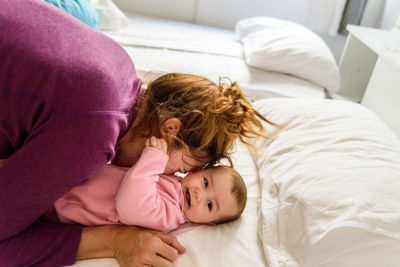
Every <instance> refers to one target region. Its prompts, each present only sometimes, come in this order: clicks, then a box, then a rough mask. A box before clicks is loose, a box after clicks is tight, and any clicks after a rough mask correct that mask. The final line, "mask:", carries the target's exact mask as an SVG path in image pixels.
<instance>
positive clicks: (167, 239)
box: [159, 234, 186, 259]
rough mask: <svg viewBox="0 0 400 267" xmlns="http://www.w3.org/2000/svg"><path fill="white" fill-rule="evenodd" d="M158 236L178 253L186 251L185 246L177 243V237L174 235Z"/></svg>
mask: <svg viewBox="0 0 400 267" xmlns="http://www.w3.org/2000/svg"><path fill="white" fill-rule="evenodd" d="M159 237H160V238H161V240H162V241H163V242H164V243H165V244H168V245H169V246H170V247H173V248H174V249H175V250H176V251H177V252H178V253H179V254H182V253H184V252H185V251H186V249H185V247H184V246H182V245H181V243H179V241H178V239H177V238H176V237H175V236H173V235H168V234H160V236H159ZM177 257H178V255H176V258H177ZM167 258H168V257H167ZM176 258H175V259H176ZM168 259H169V258H168Z"/></svg>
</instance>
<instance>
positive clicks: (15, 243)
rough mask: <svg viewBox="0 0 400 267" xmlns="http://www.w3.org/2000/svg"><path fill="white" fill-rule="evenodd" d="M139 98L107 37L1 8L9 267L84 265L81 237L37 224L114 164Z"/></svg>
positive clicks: (122, 56)
mask: <svg viewBox="0 0 400 267" xmlns="http://www.w3.org/2000/svg"><path fill="white" fill-rule="evenodd" d="M139 90H140V79H138V78H137V76H136V72H135V69H134V66H133V63H132V61H131V60H130V58H129V56H128V55H127V54H126V53H125V51H124V50H123V49H122V48H121V47H120V46H119V45H118V44H116V43H115V42H113V41H112V40H111V39H109V38H107V37H106V36H105V35H103V34H101V33H99V32H97V31H95V30H93V29H91V28H90V27H88V26H86V25H84V24H83V23H81V22H79V21H78V20H76V19H75V18H73V17H71V16H69V15H68V14H66V13H65V12H62V11H61V10H59V9H57V8H55V7H52V6H51V5H49V4H47V3H45V2H44V1H39V0H18V1H15V0H0V158H7V160H6V161H5V163H4V164H3V165H2V166H1V167H0V266H62V265H67V264H72V263H73V262H74V261H75V257H76V252H77V249H78V246H79V241H80V237H81V228H80V227H78V226H73V225H57V226H55V225H48V224H39V223H35V221H36V220H37V218H39V217H40V215H42V214H43V213H44V212H45V211H46V210H47V209H48V208H50V207H51V206H52V204H53V203H54V201H55V200H56V199H58V198H59V197H61V196H62V195H64V194H65V193H66V192H68V191H70V190H71V189H72V188H73V187H75V186H77V185H79V184H81V183H83V182H85V180H86V179H87V178H88V177H89V176H90V175H91V174H92V173H93V172H94V171H95V170H96V168H98V167H99V166H101V165H104V164H105V163H106V162H107V161H108V160H109V159H111V158H112V157H113V155H114V153H115V151H114V147H115V145H116V142H117V140H118V138H120V137H121V136H122V134H123V133H124V132H126V130H127V129H128V127H129V124H130V123H131V121H132V120H133V115H132V114H131V110H132V107H133V105H134V104H135V102H136V99H137V95H138V92H139Z"/></svg>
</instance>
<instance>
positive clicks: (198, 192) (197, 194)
mask: <svg viewBox="0 0 400 267" xmlns="http://www.w3.org/2000/svg"><path fill="white" fill-rule="evenodd" d="M201 195H202V194H201V190H200V189H199V188H197V189H196V191H195V197H196V200H197V202H199V201H200V200H201Z"/></svg>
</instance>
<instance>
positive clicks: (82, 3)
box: [44, 0, 99, 29]
mask: <svg viewBox="0 0 400 267" xmlns="http://www.w3.org/2000/svg"><path fill="white" fill-rule="evenodd" d="M44 1H46V2H47V3H50V4H52V5H54V6H56V7H58V8H60V9H62V10H64V11H65V12H67V13H69V14H70V15H72V16H74V17H75V18H77V19H79V20H80V21H82V22H83V23H85V24H87V25H89V26H90V27H92V28H94V29H96V27H97V22H98V21H99V14H98V13H97V11H96V10H95V9H94V8H93V6H92V5H91V4H90V0H44Z"/></svg>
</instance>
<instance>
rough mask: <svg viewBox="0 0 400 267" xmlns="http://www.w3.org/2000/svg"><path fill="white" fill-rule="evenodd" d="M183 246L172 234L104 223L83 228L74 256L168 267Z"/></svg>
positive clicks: (128, 266)
mask: <svg viewBox="0 0 400 267" xmlns="http://www.w3.org/2000/svg"><path fill="white" fill-rule="evenodd" d="M183 252H185V248H184V247H183V246H182V245H181V244H180V243H179V242H178V241H177V239H176V237H174V236H172V235H168V234H164V233H161V232H158V231H153V230H148V229H144V228H140V227H136V226H121V225H107V226H95V227H87V228H84V229H83V232H82V238H81V241H80V244H79V249H78V254H77V257H76V259H77V260H82V259H91V258H104V257H115V258H116V259H117V260H118V262H119V264H120V265H121V267H133V266H142V265H150V266H157V267H167V266H169V267H171V266H173V264H172V263H173V262H174V261H175V260H176V259H177V257H178V255H179V254H181V253H183Z"/></svg>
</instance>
